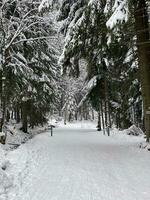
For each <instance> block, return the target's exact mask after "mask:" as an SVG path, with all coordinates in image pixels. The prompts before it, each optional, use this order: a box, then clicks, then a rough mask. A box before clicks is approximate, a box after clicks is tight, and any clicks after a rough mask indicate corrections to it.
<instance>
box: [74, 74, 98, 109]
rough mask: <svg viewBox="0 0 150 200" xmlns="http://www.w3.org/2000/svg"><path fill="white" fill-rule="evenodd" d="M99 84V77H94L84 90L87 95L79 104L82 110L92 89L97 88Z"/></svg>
mask: <svg viewBox="0 0 150 200" xmlns="http://www.w3.org/2000/svg"><path fill="white" fill-rule="evenodd" d="M96 83H97V76H94V77H93V78H92V79H91V80H90V81H89V82H88V83H87V84H86V86H85V87H84V88H83V91H86V94H85V95H84V97H83V98H82V99H81V101H80V102H79V104H78V108H80V107H81V106H82V104H83V103H84V102H85V101H86V100H87V97H88V95H89V93H90V92H91V91H92V89H93V88H94V87H95V86H96Z"/></svg>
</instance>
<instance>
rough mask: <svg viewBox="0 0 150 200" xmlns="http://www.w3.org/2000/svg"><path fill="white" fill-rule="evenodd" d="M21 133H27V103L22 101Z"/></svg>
mask: <svg viewBox="0 0 150 200" xmlns="http://www.w3.org/2000/svg"><path fill="white" fill-rule="evenodd" d="M22 104H23V105H22V131H23V132H24V133H27V132H28V119H27V117H28V112H27V109H28V102H27V101H23V103H22Z"/></svg>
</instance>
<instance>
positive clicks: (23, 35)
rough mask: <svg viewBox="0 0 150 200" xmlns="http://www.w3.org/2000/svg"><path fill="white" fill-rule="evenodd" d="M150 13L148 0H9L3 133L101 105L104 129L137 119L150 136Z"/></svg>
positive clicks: (0, 86) (3, 45)
mask: <svg viewBox="0 0 150 200" xmlns="http://www.w3.org/2000/svg"><path fill="white" fill-rule="evenodd" d="M149 12H150V8H149V1H146V0H138V1H137V0H128V1H127V0H102V1H99V0H90V1H88V0H64V1H59V0H51V1H48V0H43V1H42V2H41V1H40V0H38V1H37V0H36V1H35V0H24V1H21V0H20V1H19V0H14V1H11V0H1V2H0V17H1V18H0V38H1V40H0V63H1V64H0V77H1V78H0V80H1V82H0V102H1V103H0V105H1V108H0V111H1V113H0V132H3V129H4V130H5V129H6V126H7V123H8V122H9V121H10V120H11V119H15V120H16V122H17V123H19V122H21V123H22V127H21V129H22V130H23V131H24V132H28V130H27V129H28V126H30V127H32V128H33V127H34V126H36V125H39V124H43V123H46V120H47V114H48V113H50V115H53V114H57V115H58V116H62V117H64V118H65V119H64V120H65V123H66V121H72V120H77V119H80V120H81V119H85V120H87V119H91V118H93V119H94V112H96V113H97V115H98V125H97V127H98V130H102V129H103V130H104V131H105V130H106V132H109V129H110V128H111V127H112V125H115V126H116V127H117V128H119V129H126V128H129V127H130V126H131V125H135V126H137V127H139V128H141V129H142V130H143V132H145V134H146V140H147V142H149V139H150V88H149V87H150V82H149V81H150V78H149V77H150V76H149V73H150V70H149V52H150V50H149V48H150V43H149V38H150V33H149V32H150V30H149ZM4 132H5V131H4ZM108 134H109V133H108Z"/></svg>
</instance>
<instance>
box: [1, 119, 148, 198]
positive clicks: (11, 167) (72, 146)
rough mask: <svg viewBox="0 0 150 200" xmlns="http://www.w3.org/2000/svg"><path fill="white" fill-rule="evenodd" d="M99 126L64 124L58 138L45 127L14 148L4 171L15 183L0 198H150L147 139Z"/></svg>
mask: <svg viewBox="0 0 150 200" xmlns="http://www.w3.org/2000/svg"><path fill="white" fill-rule="evenodd" d="M94 127H95V124H92V123H90V124H84V123H81V124H79V123H78V124H73V125H69V126H59V127H58V128H55V129H54V136H53V137H51V136H50V131H47V132H44V133H42V134H40V135H37V136H35V137H34V138H33V139H31V140H29V141H28V142H27V143H25V144H23V145H21V146H20V147H19V148H18V149H16V150H14V151H11V152H9V153H8V155H7V156H6V159H7V160H8V161H7V162H6V169H5V170H1V171H3V172H4V173H5V175H6V177H7V179H8V180H7V181H6V183H9V184H8V185H7V186H5V187H3V188H2V189H1V190H0V200H149V199H150V174H149V167H150V153H149V152H148V151H144V150H142V149H140V148H139V147H138V145H139V143H140V142H142V141H143V138H142V137H135V136H128V135H125V134H119V133H114V132H113V134H112V135H111V136H110V137H108V136H104V135H102V132H97V131H96V130H95V128H94ZM1 171H0V174H1ZM0 188H1V187H0Z"/></svg>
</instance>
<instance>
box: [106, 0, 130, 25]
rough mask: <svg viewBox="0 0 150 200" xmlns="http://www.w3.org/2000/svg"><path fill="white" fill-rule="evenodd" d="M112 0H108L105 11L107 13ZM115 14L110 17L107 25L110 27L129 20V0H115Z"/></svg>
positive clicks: (113, 9)
mask: <svg viewBox="0 0 150 200" xmlns="http://www.w3.org/2000/svg"><path fill="white" fill-rule="evenodd" d="M109 4H110V0H107V3H106V6H105V9H104V12H105V13H106V14H107V13H108V12H109V11H108V8H109V6H108V5H109ZM112 11H113V14H112V15H111V17H110V18H109V19H108V21H107V23H106V25H107V27H108V28H110V29H112V28H113V27H114V26H115V25H116V24H117V23H118V22H123V21H125V22H126V21H127V20H128V14H129V10H128V0H115V3H114V6H113V8H112Z"/></svg>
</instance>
